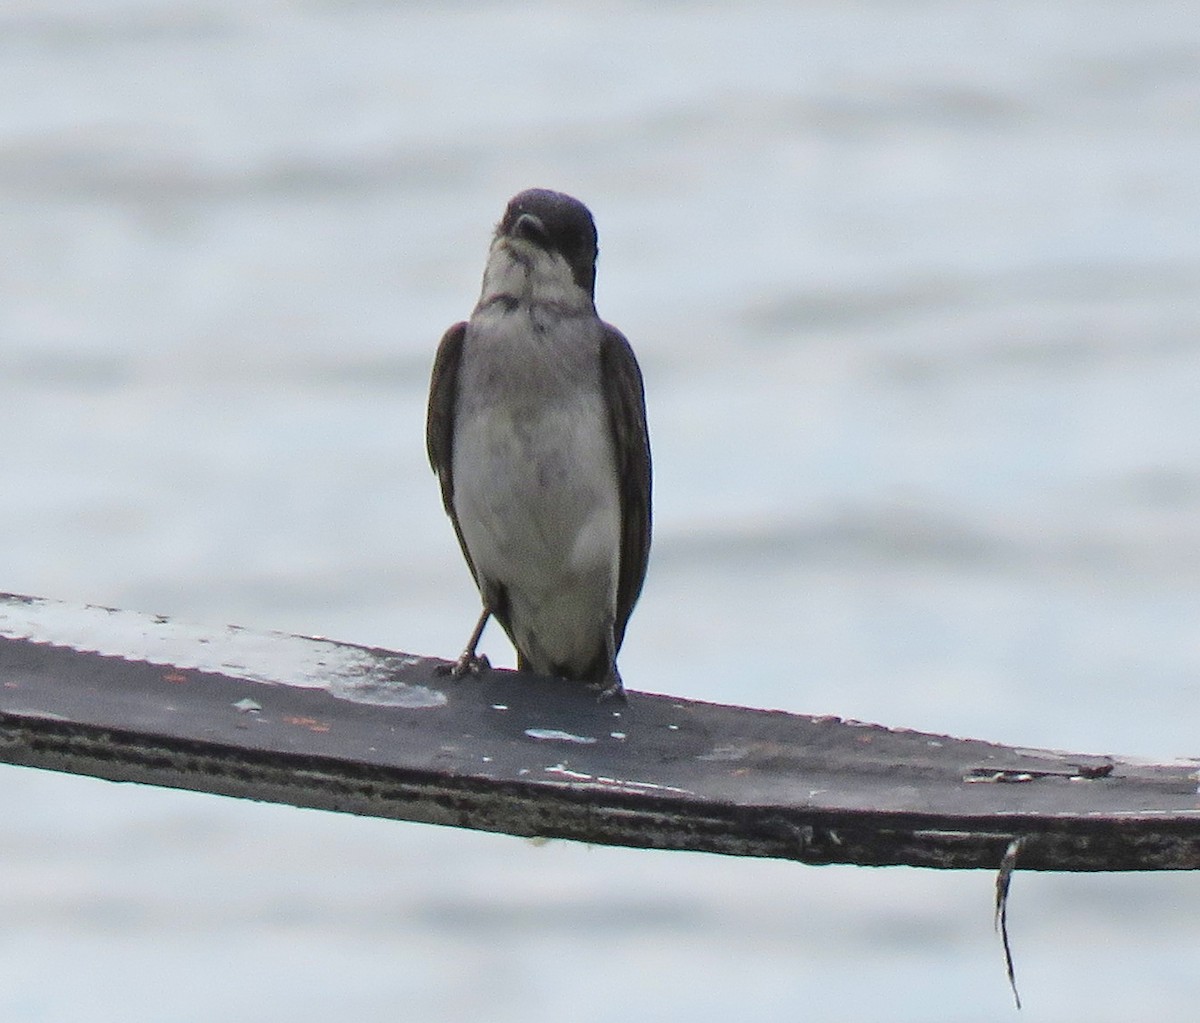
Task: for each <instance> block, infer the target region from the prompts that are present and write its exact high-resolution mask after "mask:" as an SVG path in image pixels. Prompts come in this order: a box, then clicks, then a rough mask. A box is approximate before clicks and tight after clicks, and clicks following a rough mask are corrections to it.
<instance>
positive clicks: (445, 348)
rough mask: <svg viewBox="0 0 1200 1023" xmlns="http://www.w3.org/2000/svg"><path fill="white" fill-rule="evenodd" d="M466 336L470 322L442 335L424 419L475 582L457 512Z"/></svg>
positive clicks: (445, 504) (445, 503) (432, 455)
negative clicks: (457, 438)
mask: <svg viewBox="0 0 1200 1023" xmlns="http://www.w3.org/2000/svg"><path fill="white" fill-rule="evenodd" d="M466 336H467V325H466V324H465V323H456V324H455V325H454V326H453V327H451V328H450V329H449V330H448V331H446V333H445V334H443V335H442V340H441V343H440V344H439V345H438V350H437V356H436V357H435V358H434V360H433V378H432V379H431V380H430V381H429V411H428V414H427V416H426V419H425V449H426V451H428V453H429V464H430V465H431V466H433V471H434V472H435V473H437V477H438V482H439V483H440V484H441V485H442V506H443V507H444V508H445V509H446V514H447V515H449V516H450V521H451V522H452V523H453V524H454V535H455V536H457V537H458V545H459V547H461V548H462V552H463V557H464V558H466V559H467V567H468V568H469V569H470V570H471V575H472V576H474V578H475V582H476V584H478V583H479V577H478V576H477V575H476V574H475V562H474V561H472V560H471V552H470V551H469V550H467V542H466V540H464V539H463V535H462V530H461V529H460V528H459V525H458V515H457V514H456V513H455V511H454V408H455V405H456V404H457V398H458V366H459V363H460V362H461V361H462V351H463V339H464V338H465V337H466Z"/></svg>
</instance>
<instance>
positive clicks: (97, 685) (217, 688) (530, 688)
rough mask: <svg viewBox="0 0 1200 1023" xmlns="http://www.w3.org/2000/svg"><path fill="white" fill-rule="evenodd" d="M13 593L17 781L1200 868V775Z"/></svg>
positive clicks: (6, 685)
mask: <svg viewBox="0 0 1200 1023" xmlns="http://www.w3.org/2000/svg"><path fill="white" fill-rule="evenodd" d="M445 663H446V662H444V661H439V660H435V659H431V658H424V657H414V656H409V655H405V654H397V653H393V652H391V651H386V650H373V649H367V648H363V647H358V646H352V645H348V644H342V643H335V642H331V641H329V640H324V639H315V638H304V637H295V636H286V635H281V634H262V633H254V632H249V631H246V630H243V629H237V628H225V629H221V628H216V629H212V628H197V627H193V626H185V625H179V624H175V623H172V622H170V621H168V620H166V619H163V618H160V617H152V616H145V615H138V614H133V613H130V612H125V611H115V610H109V609H104V608H95V607H76V606H70V605H65V604H60V603H56V602H52V601H45V600H40V599H34V598H27V597H16V596H2V595H0V760H2V761H6V762H8V763H13V764H24V765H29V766H33V767H42V768H48V769H51V770H58V771H69V772H74V773H79V774H88V775H95V776H97V777H100V778H108V779H111V780H114V781H135V782H143V783H146V784H154V785H167V786H173V787H178V788H187V789H196V790H200V791H205V792H216V793H222V794H224V795H229V796H240V797H245V798H250V799H261V800H269V801H273V802H281V803H291V804H295V805H297V806H311V807H320V808H323V809H327V810H338V811H345V812H349V813H357V814H367V815H372V816H379V817H392V818H398V819H402V820H412V821H426V822H430V823H435V824H445V825H452V826H456V827H468V828H477V829H481V830H485V831H500V832H507V833H509V834H514V835H528V836H546V837H554V838H570V839H577V840H580V841H586V842H594V843H604V844H612V845H628V846H638V847H648V848H657V849H692V850H701V851H707V852H717V853H727V854H732V855H745V856H771V857H781V858H786V859H795V860H802V861H805V862H809V863H856V864H911V865H917V866H928V867H945V868H964V867H988V868H995V867H996V866H997V865H998V864H999V863H1000V861H1001V858H1002V857H1003V855H1004V852H1005V850H1006V849H1007V848H1008V846H1009V843H1010V842H1011V841H1012V840H1013V839H1014V838H1017V837H1021V838H1022V839H1023V841H1022V845H1021V850H1022V851H1021V857H1020V858H1021V863H1020V867H1021V868H1022V869H1042V870H1164V869H1175V870H1188V869H1197V868H1200V795H1198V793H1197V767H1198V766H1200V763H1184V764H1174V765H1157V766H1145V765H1135V764H1130V763H1124V762H1121V761H1119V760H1115V759H1112V758H1108V757H1097V756H1084V755H1078V756H1076V755H1069V754H1059V753H1052V752H1048V751H1040V750H1021V749H1013V748H1009V747H1004V746H999V745H995V744H992V743H987V742H981V741H978V740H973V739H966V740H964V739H954V738H949V737H946V736H940V735H928V734H924V733H920V732H912V731H901V730H893V729H888V728H883V727H880V726H877V725H864V724H860V723H856V722H847V721H841V720H838V719H831V718H812V717H806V716H803V715H797V714H785V713H782V712H773V711H764V710H751V709H747V708H742V707H727V706H721V705H716V704H705V703H696V702H692V701H688V700H681V699H674V698H672V697H668V696H657V695H651V694H645V693H631V694H630V698H629V703H628V704H627V705H619V704H613V703H598V702H597V701H596V698H595V696H594V695H593V694H592V693H590V692H588V691H587V690H585V689H583V688H581V687H578V686H574V685H569V684H565V683H563V682H560V681H556V680H553V679H545V678H539V677H536V676H531V675H523V674H518V673H516V672H510V671H493V672H491V673H489V674H487V675H485V676H484V677H482V678H478V679H467V680H464V681H461V682H455V681H451V680H450V679H448V678H446V677H445V676H443V675H439V674H437V672H436V670H435V669H436V668H437V667H438V666H439V665H442V664H445Z"/></svg>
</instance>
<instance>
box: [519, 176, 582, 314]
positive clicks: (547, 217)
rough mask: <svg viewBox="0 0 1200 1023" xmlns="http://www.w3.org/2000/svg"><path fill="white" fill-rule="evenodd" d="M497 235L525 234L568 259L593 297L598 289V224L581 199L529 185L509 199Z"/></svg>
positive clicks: (577, 277) (523, 236)
mask: <svg viewBox="0 0 1200 1023" xmlns="http://www.w3.org/2000/svg"><path fill="white" fill-rule="evenodd" d="M496 235H497V236H498V237H506V238H523V239H525V241H528V242H532V243H533V244H534V245H538V246H541V247H542V248H543V249H546V250H547V251H549V252H557V253H558V254H559V255H560V256H562V257H563V259H565V260H566V261H567V265H568V266H569V267H570V268H571V274H572V275H573V276H574V278H575V283H576V284H578V285H579V286H580V287H581V288H582V289H583V290H584V291H586V292H587V293H588V295H589V296H590V297H595V290H596V253H597V251H598V250H597V245H596V224H595V222H594V221H593V220H592V214H591V213H590V212H589V211H588V208H587V207H586V206H584V205H583V203H581V202H580V201H579V200H578V199H573V198H571V196H569V195H564V194H563V193H562V192H552V191H550V190H549V189H548V188H530V189H527V190H526V191H524V192H521V193H520V194H519V195H514V196H513V197H512V198H511V199H510V200H509V201H508V208H507V209H505V211H504V219H503V220H501V221H500V224H499V226H498V227H497V228H496Z"/></svg>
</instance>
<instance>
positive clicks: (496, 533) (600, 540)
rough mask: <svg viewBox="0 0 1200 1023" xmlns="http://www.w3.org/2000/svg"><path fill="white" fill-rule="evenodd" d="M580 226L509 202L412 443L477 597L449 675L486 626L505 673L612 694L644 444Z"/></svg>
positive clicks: (523, 200)
mask: <svg viewBox="0 0 1200 1023" xmlns="http://www.w3.org/2000/svg"><path fill="white" fill-rule="evenodd" d="M596 253H597V246H596V226H595V223H594V222H593V221H592V215H591V213H590V212H589V211H588V208H587V207H586V206H584V205H583V203H581V202H579V200H577V199H573V198H571V196H569V195H563V194H562V193H560V192H551V191H548V190H546V189H541V188H534V189H530V190H528V191H525V192H521V193H520V194H519V195H517V196H515V197H514V198H513V199H512V200H511V201H510V202H509V204H508V207H507V209H506V210H505V211H504V218H503V219H502V220H501V221H500V224H499V226H498V227H497V228H496V233H495V236H494V238H493V240H492V244H491V249H490V250H489V252H488V261H487V267H486V268H485V270H484V272H483V289H482V293H481V294H480V296H479V302H478V304H477V305H476V306H475V309H474V311H473V312H472V313H471V318H470V320H468V321H467V322H466V323H457V324H455V325H454V326H453V327H451V328H450V329H449V330H448V331H446V333H445V335H444V336H443V337H442V341H441V344H440V345H439V346H438V352H437V358H436V360H435V362H434V366H433V379H432V382H431V384H430V390H429V415H428V421H427V425H426V444H427V446H428V450H429V461H430V464H431V465H432V466H433V471H434V472H435V473H437V476H438V480H439V481H440V483H441V488H442V502H443V504H444V505H445V508H446V513H447V514H448V515H449V516H450V520H451V522H453V524H454V531H455V533H457V535H458V542H459V544H460V545H461V547H462V551H463V555H464V556H465V557H466V559H467V565H468V566H469V567H470V569H471V574H472V575H473V576H474V577H475V583H476V585H477V586H478V587H479V594H480V597H481V598H482V600H483V613H482V614H481V615H480V616H479V621H478V623H477V624H476V626H475V630H474V631H473V632H472V634H471V638H470V640H469V641H468V643H467V647H466V649H465V650H464V651H463V653H462V656H461V657H459V659H458V660H457V661H456V662H455V664H454V667H453V668H452V669H450V670H451V673H452V674H453V675H455V676H456V677H461V676H462V675H464V674H466V673H467V672H478V671H479V670H481V668H483V667H486V666H487V661H486V658H484V657H480V656H477V655H476V653H475V648H476V646H477V644H478V643H479V637H480V635H481V634H482V632H483V628H484V626H485V625H486V624H487V621H488V618H489V617H493V618H495V619H496V620H497V621H498V622H499V623H500V624H501V625H502V626H503V627H504V631H505V632H506V633H508V637H509V639H510V640H512V643H513V646H514V647H516V650H517V667H518V668H520V669H522V670H526V671H535V672H539V673H541V674H545V675H556V676H559V677H561V678H566V679H574V680H578V681H583V682H587V683H590V684H591V685H592V686H594V687H595V688H596V689H599V690H600V691H601V692H602V693H603V694H604V695H606V696H616V697H623V694H624V689H623V686H622V684H621V676H620V674H619V673H618V672H617V660H616V659H617V651H618V650H620V649H621V641H622V640H623V639H624V637H625V626H626V623H627V622H628V621H629V615H630V613H631V612H632V611H633V605H634V604H635V603H636V602H637V599H638V595H639V594H640V593H641V589H642V580H643V579H644V578H645V575H646V562H647V558H648V556H649V553H650V441H649V436H648V434H647V431H646V403H645V397H644V394H643V390H642V374H641V370H640V369H639V368H638V364H637V360H636V359H635V358H634V355H633V349H632V348H630V346H629V342H628V341H626V340H625V337H624V336H623V335H622V334H621V332H620V331H618V330H617V329H616V328H615V327H611V326H609V325H608V324H607V323H605V322H604V321H603V320H601V319H600V317H599V316H598V315H597V314H596V306H595V282H596Z"/></svg>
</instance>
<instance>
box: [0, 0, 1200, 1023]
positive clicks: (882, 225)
mask: <svg viewBox="0 0 1200 1023" xmlns="http://www.w3.org/2000/svg"><path fill="white" fill-rule="evenodd" d="M1198 167H1200V18H1198V17H1197V16H1196V9H1195V6H1194V4H1190V3H1168V2H1154V0H1151V2H1144V0H1138V2H1133V0H1013V2H1010V3H1005V4H989V3H983V4H973V3H961V2H958V3H956V2H917V0H911V2H908V0H904V2H902V0H894V2H885V0H879V2H869V0H844V2H839V3H822V2H806V3H778V4H775V3H749V4H743V5H708V4H705V3H701V2H697V0H685V2H680V3H673V4H660V3H645V4H639V3H613V4H597V5H588V4H565V5H559V4H552V3H543V4H532V5H521V6H518V5H499V4H489V3H484V2H479V0H463V2H458V3H449V4H445V5H436V6H434V5H430V6H426V5H420V4H409V3H390V2H384V0H358V2H348V0H295V2H283V0H171V2H167V0H6V3H5V4H4V5H3V7H2V8H0V223H2V224H3V246H2V249H0V438H2V444H0V590H7V591H14V592H24V593H30V594H37V595H41V596H48V597H54V598H59V599H66V600H72V601H86V602H94V603H102V604H107V605H113V606H121V607H127V608H131V609H137V610H144V611H153V612H162V613H166V614H170V615H174V616H178V617H180V618H182V619H185V620H192V621H198V622H209V623H214V624H223V623H227V622H235V623H238V624H241V625H245V626H250V627H256V628H275V629H282V630H286V631H291V632H308V633H318V634H324V635H329V636H332V637H336V638H339V639H344V640H353V641H358V642H363V643H369V644H377V645H382V646H388V647H393V648H398V649H404V650H409V651H414V652H420V653H425V654H434V653H437V654H442V655H447V656H449V655H452V654H454V653H456V652H457V651H458V649H459V648H460V647H461V644H462V642H463V640H464V639H465V637H466V633H467V631H468V630H469V627H470V625H471V623H472V621H473V619H474V616H475V613H476V597H475V595H474V592H473V590H472V588H471V584H470V582H469V579H468V576H467V572H466V569H465V567H464V566H463V564H462V561H461V559H460V557H459V553H458V550H457V547H456V545H455V542H454V539H453V535H452V532H451V529H450V526H449V524H448V523H447V521H446V520H445V518H444V517H443V515H442V512H441V508H440V505H439V500H438V495H437V489H436V486H435V483H434V480H433V478H432V476H431V475H430V473H429V470H428V467H427V465H426V463H425V456H424V450H423V436H422V429H423V415H424V402H425V391H426V386H427V382H428V371H429V367H430V364H431V360H432V356H433V350H434V346H435V345H436V342H437V340H438V338H439V337H440V335H441V332H442V330H443V329H444V328H445V327H446V326H447V325H449V324H450V323H451V322H453V321H454V320H456V319H459V318H461V317H463V316H465V315H466V314H467V313H468V312H469V311H470V308H471V306H472V305H473V303H474V300H475V298H476V295H477V290H478V284H479V277H480V273H481V271H482V268H483V259H484V255H485V252H486V246H487V242H488V239H489V233H490V230H491V226H492V225H493V224H494V223H495V221H496V219H497V218H498V217H499V215H500V212H501V210H502V208H503V205H504V202H505V201H506V199H507V198H508V197H509V195H511V194H512V193H514V192H516V191H518V190H519V189H521V188H524V187H528V186H533V185H542V186H548V187H554V188H559V189H562V190H565V191H569V192H572V193H574V194H576V195H578V196H580V197H581V198H582V199H584V200H585V201H586V202H588V203H589V204H590V206H591V207H592V209H593V211H594V213H595V215H596V218H597V221H598V224H599V228H600V244H601V263H600V270H599V286H598V294H597V301H598V306H599V308H600V311H601V313H602V315H604V316H605V317H606V318H607V319H609V320H610V321H612V322H613V323H615V324H617V325H618V326H619V327H621V328H622V329H623V330H624V331H625V333H626V334H627V335H628V336H629V337H630V339H631V340H632V341H633V344H634V346H635V348H636V349H637V352H638V354H639V357H640V359H641V362H642V366H643V370H644V372H645V377H646V384H647V391H648V402H649V414H650V422H651V430H652V439H653V443H654V454H655V459H656V466H655V467H656V491H655V498H656V507H655V511H656V522H655V525H656V533H655V546H654V550H653V556H652V560H651V569H650V574H649V578H648V581H647V585H646V589H645V593H644V596H643V599H642V602H641V605H640V606H639V608H638V611H637V613H636V614H635V616H634V619H633V621H632V624H631V626H630V630H629V634H628V637H627V641H626V645H625V650H624V653H623V657H622V669H623V672H624V675H625V678H626V680H627V683H628V684H629V685H630V686H631V687H632V688H635V689H636V688H642V689H649V690H654V691H660V692H670V693H677V694H681V695H686V696H690V697H698V698H704V699H713V700H719V701H723V702H731V703H743V704H749V705H755V706H768V707H780V708H786V709H791V710H796V711H803V712H811V713H832V714H840V715H844V716H849V717H856V718H861V719H866V720H870V721H878V722H884V723H887V724H891V725H904V726H911V727H918V728H923V729H929V730H938V731H945V732H948V733H952V734H958V735H970V736H976V737H981V738H988V739H994V740H1001V741H1006V742H1012V743H1017V744H1023V745H1033V746H1038V745H1040V746H1049V747H1054V748H1060V749H1071V750H1077V751H1087V752H1092V753H1106V752H1107V753H1121V754H1135V755H1141V756H1147V757H1155V758H1171V757H1180V756H1196V755H1198V754H1200V749H1198V743H1197V734H1196V731H1197V723H1198V714H1197V710H1198V708H1200V628H1198V626H1200V188H1198V185H1197V181H1198V176H1197V174H1198V171H1197V168H1198ZM501 640H502V637H500V635H499V633H498V631H497V632H495V633H493V634H490V635H489V638H488V642H487V644H486V648H487V649H488V650H489V651H490V653H491V654H492V656H493V658H494V659H495V660H496V661H497V662H499V663H502V664H511V663H512V655H511V652H510V651H509V650H508V649H507V648H506V646H505V645H504V643H503V642H502V641H501ZM0 821H3V824H2V825H0V1017H2V1018H3V1019H4V1020H6V1021H11V1023H21V1021H76V1020H78V1021H96V1023H99V1021H108V1020H113V1021H117V1020H120V1021H122V1023H130V1021H135V1023H136V1021H154V1023H193V1021H194V1023H201V1021H205V1023H207V1021H211V1020H214V1019H225V1020H235V1021H236V1020H255V1021H271V1020H279V1021H284V1020H286V1021H289V1023H309V1021H314V1023H316V1021H326V1020H334V1019H337V1020H341V1019H354V1020H357V1021H359V1023H371V1021H392V1020H398V1019H404V1020H410V1021H451V1020H489V1021H497V1023H503V1021H510V1020H511V1021H522V1023H526V1021H531V1020H571V1021H583V1023H591V1021H595V1023H612V1021H618V1020H620V1021H628V1020H639V1019H653V1020H687V1021H689V1023H704V1021H719V1023H728V1021H735V1020H743V1019H756V1020H764V1021H773V1020H781V1021H783V1020H787V1021H793V1020H805V1021H807V1023H820V1021H848V1020H861V1021H882V1020H889V1021H918V1020H962V1021H989V1020H1008V1019H1011V1018H1013V1012H1014V1010H1013V1009H1012V1007H1011V1002H1010V999H1009V995H1008V992H1007V990H1006V985H1005V980H1004V975H1003V966H1002V960H1001V954H1000V950H999V948H998V945H997V941H996V939H995V937H994V935H993V934H992V930H991V918H990V898H991V887H992V880H993V879H992V877H991V876H990V875H987V874H985V873H982V872H981V873H973V874H972V873H944V874H943V873H934V872H922V871H916V870H903V869H891V870H863V869H850V868H845V869H843V868H821V869H817V868H806V867H801V866H798V865H795V864H787V863H770V862H761V863H759V862H741V861H737V860H726V859H721V858H717V857H705V856H700V855H681V854H658V853H648V852H635V851H627V850H611V849H588V848H584V847H579V846H573V845H569V844H564V843H551V844H550V845H546V846H535V845H533V844H531V843H528V842H523V841H519V840H516V839H510V838H504V837H497V836H488V835H478V834H472V833H468V832H458V831H450V830H440V829H436V828H432V827H424V826H417V825H405V824H397V823H390V822H383V821H371V820H358V819H354V818H350V817H341V816H335V815H330V814H322V813H318V812H311V811H300V810H295V809H290V808H286V807H271V806H258V805H253V804H248V803H240V802H236V801H233V800H223V799H220V798H216V797H205V796H199V795H195V794H188V793H173V792H167V791H156V790H151V789H143V788H136V787H130V786H116V785H111V784H107V783H101V782H95V781H89V780H86V779H79V778H70V777H65V776H64V777H60V776H54V775H49V774H42V773H38V772H33V771H26V770H20V769H15V768H4V769H0ZM1010 922H1011V928H1012V933H1013V938H1014V941H1015V944H1016V953H1017V966H1018V971H1019V977H1020V980H1021V983H1022V989H1023V995H1024V998H1025V1003H1026V1009H1025V1012H1024V1014H1023V1017H1022V1018H1024V1019H1026V1020H1029V1021H1031V1023H1034V1021H1040V1020H1047V1021H1056V1023H1062V1021H1069V1020H1085V1019H1086V1020H1088V1021H1090V1023H1106V1021H1117V1020H1126V1019H1130V1018H1139V1019H1155V1020H1159V1021H1171V1020H1181V1021H1182V1020H1189V1021H1190V1020H1193V1019H1194V1018H1195V1007H1196V1005H1197V1004H1200V968H1198V967H1200V960H1198V958H1197V938H1198V936H1200V895H1198V894H1197V889H1196V884H1195V878H1192V877H1188V876H1176V877H1170V876H1134V877H1115V876H1094V877H1087V876H1033V875H1021V874H1018V876H1017V878H1016V880H1015V883H1014V888H1013V902H1012V907H1011V921H1010Z"/></svg>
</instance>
